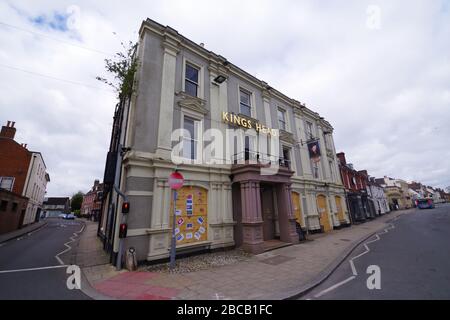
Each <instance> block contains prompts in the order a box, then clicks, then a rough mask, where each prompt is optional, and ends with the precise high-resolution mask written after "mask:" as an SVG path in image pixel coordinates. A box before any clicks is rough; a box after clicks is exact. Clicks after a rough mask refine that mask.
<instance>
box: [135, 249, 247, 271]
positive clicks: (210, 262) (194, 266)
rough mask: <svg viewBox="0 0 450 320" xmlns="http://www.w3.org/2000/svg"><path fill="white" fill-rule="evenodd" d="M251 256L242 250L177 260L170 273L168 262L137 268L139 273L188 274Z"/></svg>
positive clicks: (243, 259)
mask: <svg viewBox="0 0 450 320" xmlns="http://www.w3.org/2000/svg"><path fill="white" fill-rule="evenodd" d="M251 256H252V254H250V253H247V252H244V251H243V250H242V249H234V250H228V251H219V252H214V253H205V254H200V255H194V256H190V257H185V258H179V259H177V260H176V261H175V263H176V265H175V268H174V269H173V270H172V271H170V270H169V262H167V263H161V264H155V265H151V266H142V267H140V268H139V271H150V272H161V273H188V272H194V271H199V270H205V269H211V268H216V267H220V266H226V265H230V264H234V263H237V262H241V261H245V260H248V259H249V258H250V257H251Z"/></svg>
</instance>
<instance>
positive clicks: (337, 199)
mask: <svg viewBox="0 0 450 320" xmlns="http://www.w3.org/2000/svg"><path fill="white" fill-rule="evenodd" d="M334 200H335V202H336V208H337V211H338V214H337V216H338V219H339V222H346V220H345V215H344V209H343V208H342V201H341V197H339V196H335V197H334Z"/></svg>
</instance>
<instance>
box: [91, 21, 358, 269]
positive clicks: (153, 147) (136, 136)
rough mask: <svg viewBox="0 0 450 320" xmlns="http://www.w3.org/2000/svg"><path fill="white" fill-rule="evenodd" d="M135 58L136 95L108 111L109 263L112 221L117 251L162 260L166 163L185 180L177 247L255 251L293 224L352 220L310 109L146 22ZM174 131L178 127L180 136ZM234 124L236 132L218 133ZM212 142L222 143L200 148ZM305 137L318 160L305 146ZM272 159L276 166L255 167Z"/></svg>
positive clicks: (167, 222)
mask: <svg viewBox="0 0 450 320" xmlns="http://www.w3.org/2000/svg"><path fill="white" fill-rule="evenodd" d="M137 57H138V61H139V68H138V71H137V74H136V86H135V93H134V94H133V96H132V98H131V101H129V102H130V103H128V101H127V103H123V104H121V105H120V106H119V107H118V109H117V110H116V113H115V124H117V125H115V126H114V128H113V133H112V140H111V147H110V152H109V154H108V160H107V164H106V169H105V179H104V180H105V181H104V182H105V193H104V195H105V197H104V202H103V212H102V217H101V221H100V226H99V233H100V235H101V237H102V238H103V239H104V243H105V248H107V250H109V251H111V253H112V255H113V260H114V259H115V258H116V255H117V252H118V250H119V238H118V233H119V226H120V224H121V223H126V224H127V227H128V232H127V237H126V239H125V241H124V250H126V249H127V248H129V247H134V248H135V249H136V253H137V257H138V260H148V261H154V260H159V259H166V258H168V256H169V249H170V239H171V227H172V225H171V221H172V217H173V216H172V215H173V212H174V210H173V207H172V205H173V202H172V201H171V199H172V197H173V194H172V192H171V189H170V188H169V185H168V177H169V175H170V173H171V172H173V171H174V170H175V169H177V170H179V172H180V173H182V174H183V176H184V179H185V184H184V187H183V188H182V189H181V190H180V191H179V192H178V200H177V206H176V234H177V253H185V252H190V251H203V250H213V249H218V248H224V247H232V246H238V247H243V248H244V249H246V250H248V251H250V252H254V253H259V252H263V251H264V250H266V249H267V248H269V247H270V246H271V245H273V244H274V243H275V245H276V244H277V243H278V242H280V243H281V242H288V243H296V242H298V239H299V237H298V234H297V233H296V222H297V223H299V224H300V225H301V226H302V227H303V229H304V230H308V231H311V232H318V231H319V232H320V231H325V232H327V231H330V230H332V229H333V228H339V227H341V226H344V225H348V224H349V223H350V220H349V216H348V212H347V207H346V201H345V194H344V188H343V186H342V183H341V178H340V174H339V169H338V165H337V161H336V150H335V146H334V141H333V136H332V134H333V128H332V126H331V125H330V124H329V123H328V122H327V121H326V120H325V119H324V118H322V117H320V115H319V114H318V113H316V112H314V111H312V110H310V109H309V108H307V107H306V106H305V105H304V104H301V103H300V102H298V101H296V100H294V99H292V98H289V97H287V96H286V95H284V94H283V93H281V92H279V91H277V90H275V89H274V88H272V87H270V86H269V85H268V84H267V83H266V82H264V81H262V80H260V79H257V78H255V77H254V76H252V75H250V74H249V73H247V72H246V71H244V70H242V69H240V68H239V67H237V66H236V65H234V64H232V63H230V62H229V61H227V60H226V59H225V58H224V57H222V56H220V55H218V54H216V53H213V52H211V51H209V50H207V49H205V47H204V46H202V45H198V44H196V43H194V42H192V41H191V40H189V39H187V38H185V37H183V36H182V35H180V34H179V33H178V32H177V31H176V30H174V29H172V28H170V27H165V26H162V25H160V24H158V23H156V22H154V21H152V20H150V19H147V20H146V21H144V22H143V23H142V26H141V28H140V31H139V45H138V48H137ZM177 129H184V130H185V131H184V132H183V133H182V135H181V137H180V138H178V140H177V139H174V134H173V133H174V131H176V130H177ZM235 129H242V130H236V132H237V131H238V132H241V131H243V132H244V136H243V137H241V136H231V137H230V136H229V135H227V134H228V132H229V131H230V130H235ZM227 130H228V131H227ZM233 132H235V131H233ZM212 136H214V139H213V138H212ZM213 140H214V141H216V140H218V141H223V142H224V143H223V149H222V148H215V149H214V150H213V151H212V150H211V149H208V148H209V146H210V143H211V141H213ZM205 141H206V142H205ZM234 141H237V142H236V145H234V147H233V148H231V149H227V148H228V147H229V146H230V145H231V142H234ZM239 141H240V142H239ZM265 141H274V142H273V143H272V142H270V143H267V144H266V145H265ZM211 144H212V143H211ZM314 144H316V145H317V146H318V147H319V149H320V157H317V156H315V155H316V154H315V153H311V154H310V153H309V150H308V148H309V147H310V148H311V150H313V149H312V148H313V145H314ZM177 145H178V146H182V150H181V152H180V153H177V152H174V150H176V148H177ZM261 145H265V147H264V148H263V149H261V148H260V146H261ZM174 154H176V155H178V156H180V158H181V159H184V160H183V161H184V162H183V163H178V162H177V161H178V160H177V161H174ZM174 162H177V163H174ZM188 162H189V163H188ZM272 166H275V167H276V166H278V167H279V168H278V170H277V171H276V173H275V174H271V175H265V174H262V172H263V171H264V170H265V169H267V168H269V167H272ZM114 184H115V185H116V187H117V190H119V191H120V192H121V193H123V196H125V197H126V199H127V201H129V203H130V211H129V213H128V214H126V215H123V214H122V213H121V212H120V210H117V208H121V206H122V202H123V196H119V195H118V192H117V190H115V189H114V187H113V185H114Z"/></svg>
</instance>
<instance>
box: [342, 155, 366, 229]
mask: <svg viewBox="0 0 450 320" xmlns="http://www.w3.org/2000/svg"><path fill="white" fill-rule="evenodd" d="M336 156H337V158H338V159H339V171H340V173H341V179H342V183H343V184H344V187H345V190H346V193H347V204H348V208H349V210H350V214H351V216H352V220H353V222H360V221H364V220H366V219H367V218H369V217H371V216H372V214H371V206H370V204H369V200H368V195H367V181H368V174H367V171H366V170H361V171H357V170H355V169H354V168H353V165H352V164H350V163H347V161H346V159H345V153H344V152H340V153H338V154H336Z"/></svg>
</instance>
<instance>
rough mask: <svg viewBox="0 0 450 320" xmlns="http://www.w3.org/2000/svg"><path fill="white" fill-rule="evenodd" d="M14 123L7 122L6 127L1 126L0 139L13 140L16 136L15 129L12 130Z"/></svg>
mask: <svg viewBox="0 0 450 320" xmlns="http://www.w3.org/2000/svg"><path fill="white" fill-rule="evenodd" d="M14 124H15V122H14V121H13V122H12V123H11V121H8V122H7V123H6V126H2V131H1V132H0V137H3V138H9V139H14V136H15V135H16V128H14Z"/></svg>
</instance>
